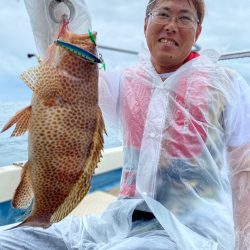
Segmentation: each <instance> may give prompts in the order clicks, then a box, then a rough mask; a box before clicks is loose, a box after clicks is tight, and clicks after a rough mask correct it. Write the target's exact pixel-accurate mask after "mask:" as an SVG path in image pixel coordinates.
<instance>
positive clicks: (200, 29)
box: [194, 25, 202, 42]
mask: <svg viewBox="0 0 250 250" xmlns="http://www.w3.org/2000/svg"><path fill="white" fill-rule="evenodd" d="M201 31H202V26H201V25H198V27H197V30H196V34H195V41H194V42H196V41H197V40H198V38H199V36H200V33H201Z"/></svg>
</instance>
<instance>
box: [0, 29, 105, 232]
mask: <svg viewBox="0 0 250 250" xmlns="http://www.w3.org/2000/svg"><path fill="white" fill-rule="evenodd" d="M60 34H61V38H62V39H63V41H65V42H67V43H70V44H73V45H75V46H78V47H79V48H82V49H84V50H87V51H89V52H90V53H92V54H93V55H96V45H95V43H93V42H92V41H91V39H90V37H89V34H86V35H78V34H74V33H71V32H70V31H69V30H68V29H67V28H66V27H64V28H63V30H61V31H60ZM94 36H96V33H94ZM21 78H22V79H23V80H24V82H25V83H26V84H27V85H28V87H30V88H31V90H32V91H33V97H32V101H31V105H30V106H28V107H26V108H24V109H23V110H21V111H19V112H18V113H17V114H16V115H15V116H14V117H13V118H12V119H11V120H10V121H9V122H8V123H7V124H6V125H5V126H4V128H3V130H2V132H3V131H5V130H7V129H9V128H10V127H11V126H12V125H15V129H14V131H13V133H12V136H19V135H22V134H24V133H25V132H26V131H28V132H29V136H28V161H27V162H26V163H25V165H24V166H23V168H22V174H21V181H20V183H19V185H18V187H17V189H16V192H15V194H14V197H13V200H12V204H13V206H14V207H15V208H26V207H28V206H29V205H30V204H31V203H32V201H33V203H32V204H33V205H32V211H31V213H30V215H29V217H28V218H27V219H26V220H25V221H24V222H23V223H22V224H21V225H30V226H41V227H48V226H49V225H50V224H51V223H54V222H58V221H60V220H61V219H63V218H64V217H65V216H67V215H68V214H69V213H70V212H71V211H72V210H73V209H74V208H75V207H76V206H77V204H78V203H79V202H80V201H81V200H82V199H83V197H84V196H85V195H86V194H87V192H88V191H89V189H90V180H91V177H92V176H93V174H94V171H95V168H96V166H97V163H98V162H99V160H100V157H101V151H102V149H103V142H104V141H103V133H104V132H105V126H104V122H103V118H102V114H101V111H100V108H99V107H98V66H97V64H93V63H90V62H88V61H87V60H84V59H83V58H81V57H80V56H77V55H76V54H74V53H71V52H70V51H67V50H65V49H64V48H62V47H60V46H57V45H56V44H55V43H53V44H51V45H50V46H49V47H48V49H47V52H46V55H45V58H44V60H43V61H42V62H41V63H40V64H39V65H38V66H37V67H35V68H31V69H29V70H28V71H26V72H24V73H23V74H21Z"/></svg>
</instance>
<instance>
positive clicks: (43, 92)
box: [21, 64, 62, 103]
mask: <svg viewBox="0 0 250 250" xmlns="http://www.w3.org/2000/svg"><path fill="white" fill-rule="evenodd" d="M21 79H22V80H23V81H24V82H25V83H26V84H27V85H28V86H29V87H30V88H31V89H32V91H33V93H34V94H35V95H36V96H37V97H38V98H40V99H42V100H44V101H45V102H46V101H49V102H50V103H52V102H53V101H52V100H53V99H55V98H56V97H57V96H60V93H61V92H62V87H61V80H62V79H61V74H60V72H58V69H56V68H55V67H52V66H49V65H44V64H41V65H39V66H38V67H35V68H31V69H29V70H27V71H25V72H24V73H22V74H21Z"/></svg>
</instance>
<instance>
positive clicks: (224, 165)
mask: <svg viewBox="0 0 250 250" xmlns="http://www.w3.org/2000/svg"><path fill="white" fill-rule="evenodd" d="M203 17H204V1H202V0H150V1H149V3H148V6H147V11H146V18H145V26H144V31H145V37H146V40H147V44H148V48H149V51H150V55H147V54H146V53H145V55H144V56H142V59H141V61H140V62H139V63H138V65H137V66H135V67H132V68H127V69H126V70H124V72H122V73H118V72H105V73H103V75H102V76H101V80H100V105H101V107H102V110H103V112H104V114H105V118H106V121H107V122H111V123H112V124H114V123H115V124H117V123H118V122H119V121H120V123H121V124H122V127H123V139H124V140H123V145H124V166H123V174H122V180H121V190H120V195H119V197H120V198H119V199H118V200H117V201H115V202H114V203H112V204H111V205H110V207H109V208H108V209H107V210H106V211H105V212H104V214H103V215H102V216H101V218H97V217H93V216H92V217H87V218H82V219H74V218H67V219H65V220H63V221H62V222H60V223H57V224H54V225H53V226H51V227H50V228H48V229H46V230H43V229H37V228H29V227H26V228H17V229H13V230H11V231H7V232H3V233H1V235H0V245H2V249H36V246H37V248H39V249H109V250H118V249H130V250H132V249H138V250H139V249H140V250H142V249H143V250H146V249H150V250H152V249H154V250H160V249H164V250H166V249H171V250H172V249H181V250H189V249H197V250H198V249H207V250H212V249H223V250H230V249H232V250H233V249H235V229H234V220H233V210H232V192H231V187H230V177H232V184H233V188H234V191H235V192H234V194H235V195H236V198H237V199H236V200H237V202H235V211H236V216H235V218H236V231H237V234H238V235H239V237H240V245H239V246H238V247H239V249H241V250H243V249H244V250H245V249H249V247H250V244H249V242H247V240H248V238H247V237H248V236H247V233H248V234H249V226H250V218H249V215H248V214H247V212H244V211H245V210H246V211H247V208H248V207H249V206H250V202H249V191H248V188H249V186H248V185H249V184H248V180H249V174H248V172H247V171H249V167H248V163H249V153H248V150H249V142H250V132H249V131H248V128H249V125H250V117H249V115H248V116H247V115H246V114H249V111H250V101H249V100H250V98H249V97H250V90H249V87H248V86H247V84H246V83H245V81H244V80H243V79H242V78H241V77H240V76H239V75H238V74H237V73H235V72H233V71H231V70H229V69H225V68H224V67H222V66H220V65H219V64H218V63H217V60H218V57H219V56H218V54H217V53H216V52H210V53H209V54H204V55H199V54H198V53H194V52H191V49H192V46H193V45H194V43H195V41H196V40H197V39H198V37H199V35H200V33H201V25H202V21H203ZM17 237H18V241H17Z"/></svg>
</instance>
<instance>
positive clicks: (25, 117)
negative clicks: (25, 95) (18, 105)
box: [1, 106, 32, 137]
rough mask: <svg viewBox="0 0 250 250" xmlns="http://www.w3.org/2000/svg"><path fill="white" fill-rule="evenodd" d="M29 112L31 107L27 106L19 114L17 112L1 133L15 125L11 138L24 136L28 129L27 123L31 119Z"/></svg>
mask: <svg viewBox="0 0 250 250" xmlns="http://www.w3.org/2000/svg"><path fill="white" fill-rule="evenodd" d="M31 111H32V107H31V106H28V107H26V108H24V109H22V110H20V111H19V112H17V113H16V114H15V115H14V116H13V117H12V118H11V119H10V120H9V121H8V123H7V124H6V125H5V126H4V127H3V129H2V131H1V133H2V132H4V131H6V130H8V129H9V128H10V127H12V126H13V125H14V124H16V127H15V129H14V131H13V133H12V135H11V136H12V137H13V136H19V135H22V134H24V133H25V132H26V131H27V130H28V128H29V121H30V117H31Z"/></svg>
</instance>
